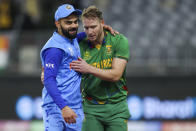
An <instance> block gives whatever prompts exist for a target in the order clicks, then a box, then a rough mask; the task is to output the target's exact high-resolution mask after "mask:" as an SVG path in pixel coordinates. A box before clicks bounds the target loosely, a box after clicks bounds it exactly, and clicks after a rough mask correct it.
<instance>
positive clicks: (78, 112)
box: [40, 4, 84, 131]
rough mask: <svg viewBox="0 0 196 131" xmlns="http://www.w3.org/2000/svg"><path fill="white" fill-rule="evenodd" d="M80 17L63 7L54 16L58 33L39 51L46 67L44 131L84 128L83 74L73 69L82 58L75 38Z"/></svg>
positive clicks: (77, 130) (43, 93) (78, 130)
mask: <svg viewBox="0 0 196 131" xmlns="http://www.w3.org/2000/svg"><path fill="white" fill-rule="evenodd" d="M79 15H81V11H80V10H78V9H74V7H73V6H72V5H69V4H64V5H61V6H60V7H59V8H58V9H57V11H56V13H55V25H56V27H57V31H56V32H54V33H53V35H52V37H51V38H50V39H49V40H48V41H47V43H46V44H45V45H44V47H43V48H42V49H41V52H40V57H41V61H42V67H44V88H43V91H42V99H43V105H42V108H43V121H44V126H45V131H80V130H81V128H82V120H83V118H84V114H83V110H82V105H81V102H82V98H81V93H80V82H81V74H79V73H78V72H75V71H74V70H72V69H71V68H70V63H71V62H72V61H73V60H77V59H78V57H80V49H79V45H78V41H77V38H76V36H77V30H78V18H79Z"/></svg>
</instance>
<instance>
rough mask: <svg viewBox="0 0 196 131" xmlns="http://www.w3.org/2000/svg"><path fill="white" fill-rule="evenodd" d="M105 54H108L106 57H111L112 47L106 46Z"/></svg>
mask: <svg viewBox="0 0 196 131" xmlns="http://www.w3.org/2000/svg"><path fill="white" fill-rule="evenodd" d="M106 48H107V49H106V53H107V54H108V55H111V54H112V45H106Z"/></svg>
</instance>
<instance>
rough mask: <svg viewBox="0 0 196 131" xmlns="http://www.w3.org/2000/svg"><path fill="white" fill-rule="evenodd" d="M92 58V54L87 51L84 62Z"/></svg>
mask: <svg viewBox="0 0 196 131" xmlns="http://www.w3.org/2000/svg"><path fill="white" fill-rule="evenodd" d="M90 58H91V56H90V52H88V51H86V52H85V53H84V60H88V59H90Z"/></svg>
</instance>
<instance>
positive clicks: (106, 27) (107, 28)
mask: <svg viewBox="0 0 196 131" xmlns="http://www.w3.org/2000/svg"><path fill="white" fill-rule="evenodd" d="M103 28H104V29H106V30H108V31H109V32H110V33H111V34H112V35H114V36H115V35H118V34H119V32H118V31H116V30H114V29H112V27H111V26H109V25H104V26H103Z"/></svg>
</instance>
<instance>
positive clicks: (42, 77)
mask: <svg viewBox="0 0 196 131" xmlns="http://www.w3.org/2000/svg"><path fill="white" fill-rule="evenodd" d="M41 82H42V84H44V67H42V72H41Z"/></svg>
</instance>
